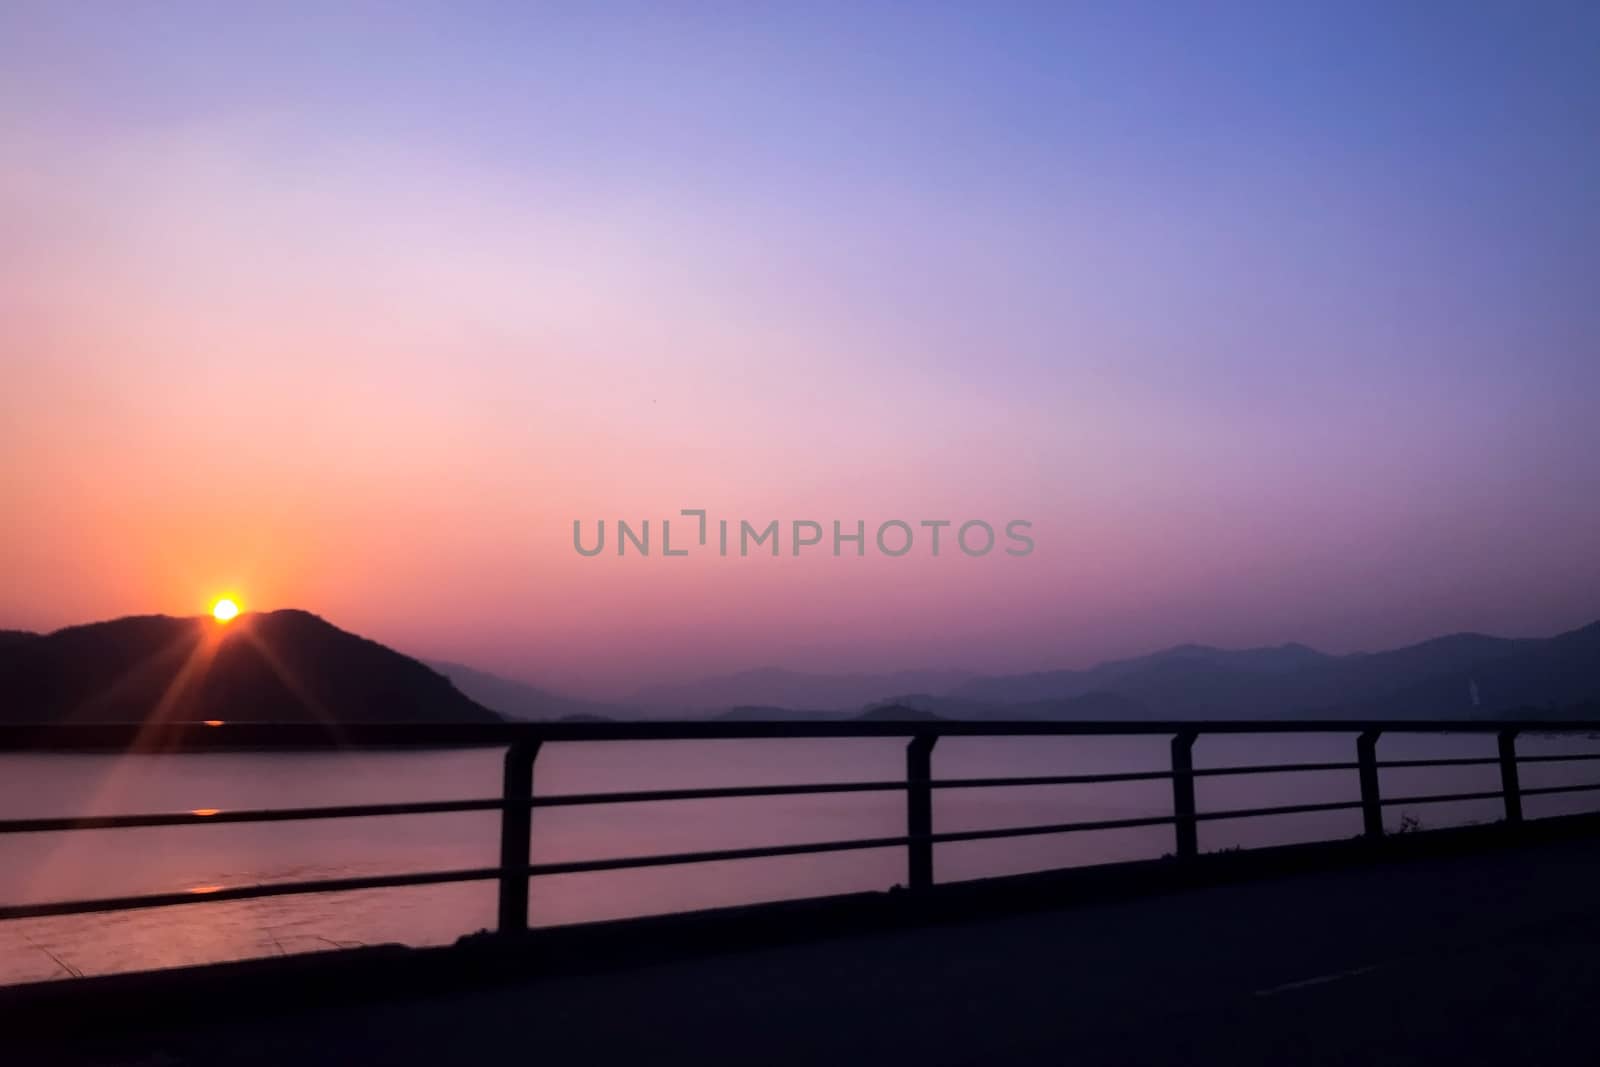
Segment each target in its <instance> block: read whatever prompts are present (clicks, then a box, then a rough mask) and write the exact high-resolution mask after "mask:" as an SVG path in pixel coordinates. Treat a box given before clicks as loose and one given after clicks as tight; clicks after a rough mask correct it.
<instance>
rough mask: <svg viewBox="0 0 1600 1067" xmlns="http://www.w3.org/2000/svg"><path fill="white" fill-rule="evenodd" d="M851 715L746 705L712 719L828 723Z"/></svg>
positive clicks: (730, 709) (714, 716)
mask: <svg viewBox="0 0 1600 1067" xmlns="http://www.w3.org/2000/svg"><path fill="white" fill-rule="evenodd" d="M848 717H849V715H848V713H846V712H842V711H816V710H813V709H809V708H775V707H769V706H766V705H759V704H746V705H743V706H741V707H737V708H729V709H728V710H727V711H724V712H721V713H720V714H717V715H713V716H712V718H713V719H716V720H718V721H720V722H795V721H801V722H819V721H821V722H826V721H828V720H830V719H845V718H848Z"/></svg>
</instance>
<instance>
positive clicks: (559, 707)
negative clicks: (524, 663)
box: [424, 660, 628, 722]
mask: <svg viewBox="0 0 1600 1067" xmlns="http://www.w3.org/2000/svg"><path fill="white" fill-rule="evenodd" d="M424 662H426V663H427V665H428V666H429V667H432V668H433V669H434V670H436V671H438V672H439V673H440V674H442V675H444V676H445V677H446V678H448V679H450V681H452V682H453V683H455V687H456V688H457V689H459V690H461V691H462V692H463V693H465V694H466V695H467V696H469V697H471V698H472V699H473V700H476V701H477V702H478V703H479V704H482V705H483V706H484V707H486V708H489V709H491V710H493V711H497V712H499V713H500V714H501V715H504V716H506V717H507V718H509V719H534V720H539V719H559V720H561V721H563V722H577V721H583V717H584V716H591V717H593V718H594V719H596V720H608V719H613V718H617V717H619V716H621V717H624V718H626V717H628V709H626V708H618V707H614V706H612V705H610V704H600V703H596V702H594V701H589V700H579V699H577V698H575V697H569V696H563V695H562V694H560V693H553V692H551V691H550V690H548V689H540V688H539V687H538V686H534V685H528V684H527V683H526V682H517V681H512V680H511V679H510V678H502V677H500V676H499V675H497V674H490V673H489V672H488V671H480V670H478V669H477V668H475V667H468V666H465V665H463V664H460V663H448V662H442V661H437V660H425V661H424Z"/></svg>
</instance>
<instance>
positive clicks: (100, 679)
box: [0, 611, 500, 723]
mask: <svg viewBox="0 0 1600 1067" xmlns="http://www.w3.org/2000/svg"><path fill="white" fill-rule="evenodd" d="M499 718H500V716H498V715H497V714H495V713H494V712H493V711H490V710H489V709H488V708H486V707H484V706H483V705H481V704H478V703H476V702H475V701H473V700H471V699H469V698H468V697H466V696H464V695H462V694H461V693H460V692H459V691H458V690H457V689H456V688H455V686H453V685H451V684H450V681H449V680H448V679H446V678H445V677H444V676H442V675H440V674H439V673H437V672H435V671H433V670H431V669H429V668H428V667H426V666H424V665H423V664H421V663H419V662H417V661H416V660H414V659H412V658H410V657H409V656H404V655H401V654H400V653H398V652H396V651H394V650H393V649H389V648H385V647H384V646H383V645H380V644H378V643H376V642H374V641H368V640H366V639H365V638H362V637H357V636H356V635H355V634H351V633H346V632H345V631H343V630H341V629H339V628H338V627H336V626H333V625H331V624H330V623H328V622H325V621H324V620H322V619H320V618H318V617H317V616H315V615H312V614H310V613H309V612H304V611H274V612H270V613H263V614H250V615H241V616H239V617H238V618H236V619H234V620H233V621H232V622H229V623H227V624H225V625H224V624H219V623H217V622H216V621H215V620H213V619H211V618H209V617H200V618H172V617H170V616H166V615H146V616H137V617H133V618H126V619H114V620H112V621H110V622H98V623H92V624H90V625H87V626H71V627H68V628H66V629H64V630H57V631H56V632H54V633H51V634H26V633H18V632H17V631H6V632H5V635H4V637H0V721H9V722H30V723H31V722H143V721H147V720H149V721H184V720H204V719H223V720H230V719H231V720H234V721H255V722H268V721H271V722H346V723H349V722H494V721H498V720H499Z"/></svg>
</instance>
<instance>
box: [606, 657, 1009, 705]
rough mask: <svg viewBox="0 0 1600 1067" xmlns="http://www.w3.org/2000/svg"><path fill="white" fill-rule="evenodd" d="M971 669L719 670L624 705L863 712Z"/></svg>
mask: <svg viewBox="0 0 1600 1067" xmlns="http://www.w3.org/2000/svg"><path fill="white" fill-rule="evenodd" d="M975 677H977V676H976V675H975V674H973V673H972V672H971V671H959V670H922V671H892V672H888V673H881V674H807V673H803V672H801V671H789V670H783V669H782V668H779V667H760V668H757V669H755V670H748V671H738V672H735V673H733V674H718V675H713V676H711V677H708V678H701V679H697V680H695V681H691V682H681V683H678V684H675V685H656V686H650V687H648V688H645V689H641V690H639V691H638V692H636V693H634V694H633V695H632V696H631V697H629V698H628V699H627V700H626V701H624V703H626V704H628V705H631V706H634V707H638V708H640V709H643V710H646V711H656V712H660V711H674V712H680V713H681V712H686V711H692V712H708V711H719V710H722V709H726V708H732V707H736V706H739V705H747V706H756V705H764V706H768V707H788V708H811V709H815V710H818V711H860V710H861V709H862V708H863V707H864V706H865V705H867V704H872V703H876V702H879V701H882V700H884V699H886V698H888V697H892V696H894V695H895V694H898V693H944V692H946V691H948V690H950V689H953V688H955V687H956V686H959V685H961V684H963V683H965V682H967V681H969V680H971V679H973V678H975Z"/></svg>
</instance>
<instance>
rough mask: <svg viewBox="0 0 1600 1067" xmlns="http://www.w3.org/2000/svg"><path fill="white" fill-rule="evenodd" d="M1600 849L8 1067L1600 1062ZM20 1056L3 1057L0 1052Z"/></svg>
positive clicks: (372, 1010) (200, 1031) (862, 943)
mask: <svg viewBox="0 0 1600 1067" xmlns="http://www.w3.org/2000/svg"><path fill="white" fill-rule="evenodd" d="M1597 890H1600V843H1597V842H1592V841H1578V842H1572V841H1568V842H1563V843H1554V844H1542V845H1531V846H1528V847H1526V848H1521V849H1515V850H1510V851H1503V852H1498V853H1491V854H1480V855H1473V856H1456V857H1450V858H1436V859H1428V860H1414V861H1411V862H1406V863H1394V864H1387V865H1384V866H1380V867H1366V868H1357V869H1348V870H1343V871H1336V872H1332V873H1321V874H1315V875H1304V876H1294V877H1282V878H1275V879H1270V880H1264V881H1258V882H1251V883H1247V884H1241V885H1229V886H1217V887H1210V888H1204V889H1194V890H1188V891H1183V892H1174V893H1168V894H1165V895H1159V896H1146V897H1140V898H1138V899H1132V900H1127V901H1123V902H1112V903H1102V904H1095V905H1086V906H1081V907H1077V908H1073V909H1070V910H1061V911H1056V912H1046V913H1032V914H1025V915H1013V916H1008V917H1004V918H996V919H990V920H982V921H972V922H965V923H959V924H952V925H946V926H937V927H929V928H920V929H902V930H895V931H886V932H883V933H880V934H871V935H857V936H849V937H841V938H837V939H830V940H824V941H818V942H814V943H810V944H805V945H799V946H788V947H778V948H764V949H752V950H748V951H744V952H735V953H728V954H723V955H719V956H711V957H703V958H697V959H689V960H680V961H676V962H671V963H664V964H658V965H653V966H645V967H638V968H634V969H630V970H625V971H617V972H611V973H603V974H587V975H577V976H565V977H550V978H543V979H538V980H534V981H528V982H524V983H522V984H519V985H513V986H502V987H499V988H494V989H490V990H486V991H485V990H480V991H476V992H467V993H460V994H455V995H450V996H433V997H428V998H421V999H415V1000H396V1001H390V1002H386V1003H369V1004H364V1005H355V1006H350V1005H344V1006H341V1007H339V1008H338V1009H333V1008H328V1009H322V1010H311V1011H306V1012H301V1013H298V1014H295V1015H292V1016H289V1017H278V1018H274V1019H271V1020H266V1021H256V1022H249V1021H240V1020H231V1021H227V1022H223V1023H218V1024H216V1025H213V1026H206V1027H200V1028H195V1029H191V1030H188V1031H186V1032H184V1033H174V1034H158V1035H151V1034H146V1035H143V1036H132V1037H128V1036H124V1037H121V1038H98V1037H96V1036H94V1034H93V1032H92V1027H85V1028H84V1031H83V1033H81V1034H79V1035H76V1036H75V1037H73V1038H71V1039H70V1044H63V1045H59V1046H57V1047H55V1048H53V1049H51V1050H48V1052H46V1051H40V1050H37V1049H35V1050H33V1051H32V1052H29V1053H28V1054H27V1056H26V1058H21V1059H18V1058H11V1059H10V1062H17V1063H27V1062H39V1063H61V1064H71V1065H74V1067H76V1065H81V1064H90V1063H93V1064H116V1065H124V1067H126V1065H135V1064H137V1065H147V1067H155V1065H179V1064H184V1065H186V1064H248V1065H254V1064H272V1065H281V1064H292V1065H295V1067H313V1065H321V1064H341V1065H343V1064H362V1065H375V1064H395V1065H409V1064H471V1065H476V1064H494V1063H535V1062H536V1063H539V1064H541V1065H550V1064H585V1065H591V1064H610V1063H618V1064H649V1065H652V1067H655V1065H661V1064H697V1065H720V1064H729V1065H732V1064H738V1065H748V1064H762V1065H782V1064H829V1065H832V1067H838V1065H843V1064H928V1065H957V1064H961V1065H966V1064H970V1065H995V1064H1035V1063H1038V1064H1045V1063H1049V1064H1061V1063H1072V1064H1157V1063H1172V1064H1227V1065H1230V1067H1245V1065H1254V1064H1262V1065H1265V1064H1273V1065H1284V1064H1292V1065H1302V1067H1303V1065H1321V1064H1436V1063H1437V1064H1443V1063H1450V1064H1468V1063H1485V1064H1502V1063H1530V1064H1535V1063H1536V1064H1541V1065H1547V1064H1556V1063H1560V1062H1563V1061H1570V1062H1593V1060H1594V1057H1595V1055H1596V1052H1595V1044H1596V1035H1595V1031H1594V1028H1593V1023H1592V1017H1593V1012H1594V1010H1595V1005H1596V1003H1597V999H1596V998H1597V996H1600V968H1597V967H1596V966H1595V961H1596V960H1597V958H1600V957H1597V949H1600V910H1597V908H1596V903H1597V900H1600V897H1597V893H1596V891H1597ZM7 1058H8V1057H6V1056H4V1055H0V1059H7Z"/></svg>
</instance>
